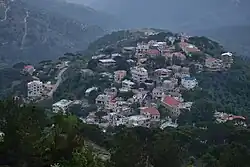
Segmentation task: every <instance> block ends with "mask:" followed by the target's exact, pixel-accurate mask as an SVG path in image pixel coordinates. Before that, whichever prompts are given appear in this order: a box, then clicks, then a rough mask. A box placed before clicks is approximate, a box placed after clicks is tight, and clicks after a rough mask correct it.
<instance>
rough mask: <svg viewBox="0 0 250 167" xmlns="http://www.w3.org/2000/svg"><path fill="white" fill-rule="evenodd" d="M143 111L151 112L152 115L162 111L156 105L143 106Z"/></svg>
mask: <svg viewBox="0 0 250 167" xmlns="http://www.w3.org/2000/svg"><path fill="white" fill-rule="evenodd" d="M142 112H144V113H149V114H150V115H160V112H159V111H158V110H157V109H156V108H154V107H146V108H143V109H142Z"/></svg>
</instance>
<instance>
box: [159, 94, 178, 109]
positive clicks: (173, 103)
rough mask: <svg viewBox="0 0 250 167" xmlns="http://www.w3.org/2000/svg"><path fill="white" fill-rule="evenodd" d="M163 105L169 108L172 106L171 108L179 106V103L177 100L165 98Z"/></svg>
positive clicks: (169, 97)
mask: <svg viewBox="0 0 250 167" xmlns="http://www.w3.org/2000/svg"><path fill="white" fill-rule="evenodd" d="M163 103H165V104H167V105H169V106H172V107H177V106H178V105H179V104H180V102H179V101H178V100H176V99H175V98H173V97H171V96H166V97H165V98H164V99H163Z"/></svg>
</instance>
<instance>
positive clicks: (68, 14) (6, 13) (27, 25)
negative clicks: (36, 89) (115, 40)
mask: <svg viewBox="0 0 250 167" xmlns="http://www.w3.org/2000/svg"><path fill="white" fill-rule="evenodd" d="M110 20H111V19H110V18H109V16H106V15H104V14H100V13H98V12H96V11H94V10H93V9H90V8H89V7H85V6H79V5H78V6H77V5H73V4H68V3H65V2H62V1H59V0H3V1H1V2H0V59H1V60H0V63H1V64H3V63H4V64H10V63H15V62H19V61H29V62H38V61H40V60H44V59H54V58H57V57H59V56H61V55H63V54H64V53H65V52H76V51H79V50H84V49H85V48H86V47H87V46H88V44H89V43H90V42H91V41H93V40H95V39H97V38H98V37H100V36H102V35H104V34H105V33H106V30H108V29H109V28H110V27H113V26H112V25H110V24H109V21H110Z"/></svg>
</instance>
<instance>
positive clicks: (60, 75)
mask: <svg viewBox="0 0 250 167" xmlns="http://www.w3.org/2000/svg"><path fill="white" fill-rule="evenodd" d="M67 69H68V68H64V69H62V70H61V71H60V72H59V73H58V75H57V81H56V84H55V85H54V87H53V89H52V90H51V91H50V92H49V93H48V96H49V97H52V96H53V93H54V92H55V91H56V90H57V88H58V86H59V85H60V84H61V82H62V75H63V73H64V72H65V71H66V70H67Z"/></svg>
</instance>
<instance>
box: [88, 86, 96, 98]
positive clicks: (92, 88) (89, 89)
mask: <svg viewBox="0 0 250 167" xmlns="http://www.w3.org/2000/svg"><path fill="white" fill-rule="evenodd" d="M92 91H98V88H97V87H91V88H88V89H87V90H86V91H85V96H89V94H90V93H91V92H92Z"/></svg>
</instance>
